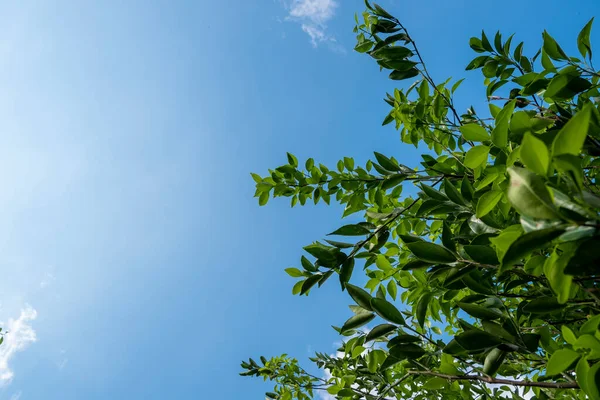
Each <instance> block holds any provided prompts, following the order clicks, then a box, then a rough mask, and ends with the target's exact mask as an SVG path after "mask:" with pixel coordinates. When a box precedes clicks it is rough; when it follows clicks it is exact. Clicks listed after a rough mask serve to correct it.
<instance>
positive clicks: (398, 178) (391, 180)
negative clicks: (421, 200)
mask: <svg viewBox="0 0 600 400" xmlns="http://www.w3.org/2000/svg"><path fill="white" fill-rule="evenodd" d="M405 179H406V175H403V174H396V175H388V176H386V177H385V180H384V181H383V183H382V184H381V188H382V189H383V190H388V189H391V188H393V187H396V186H398V185H399V184H401V183H402V182H403V181H404V180H405Z"/></svg>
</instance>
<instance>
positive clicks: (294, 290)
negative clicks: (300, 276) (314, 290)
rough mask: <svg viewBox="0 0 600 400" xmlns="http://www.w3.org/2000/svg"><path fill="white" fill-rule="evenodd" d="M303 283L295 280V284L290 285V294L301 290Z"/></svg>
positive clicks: (295, 293)
mask: <svg viewBox="0 0 600 400" xmlns="http://www.w3.org/2000/svg"><path fill="white" fill-rule="evenodd" d="M303 285H304V281H298V282H296V284H295V285H294V286H293V287H292V295H294V296H295V295H297V294H299V293H300V292H301V291H302V286H303Z"/></svg>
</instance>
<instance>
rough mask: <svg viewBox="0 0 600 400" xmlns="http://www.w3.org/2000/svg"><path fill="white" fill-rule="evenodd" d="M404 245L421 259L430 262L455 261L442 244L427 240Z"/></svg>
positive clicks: (447, 262) (446, 262)
mask: <svg viewBox="0 0 600 400" xmlns="http://www.w3.org/2000/svg"><path fill="white" fill-rule="evenodd" d="M406 247H408V249H409V250H410V251H411V252H412V253H413V254H414V255H415V256H416V257H417V258H418V259H419V260H422V261H428V262H431V263H440V264H450V263H453V262H454V261H456V257H455V256H454V254H452V252H451V251H450V250H448V249H446V248H445V247H443V246H440V245H437V244H433V243H429V242H413V243H406Z"/></svg>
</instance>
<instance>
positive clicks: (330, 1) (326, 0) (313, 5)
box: [287, 0, 341, 51]
mask: <svg viewBox="0 0 600 400" xmlns="http://www.w3.org/2000/svg"><path fill="white" fill-rule="evenodd" d="M337 7H338V3H337V1H336V0H292V3H291V4H289V6H288V8H289V15H288V17H287V19H288V20H292V21H296V22H298V23H300V24H301V26H302V30H303V31H304V32H306V33H307V34H308V36H310V41H311V43H312V45H313V46H314V47H317V46H318V45H319V44H320V43H328V44H329V45H330V46H332V48H334V49H336V50H338V51H339V50H341V47H340V46H339V45H337V43H336V40H335V37H334V36H332V35H330V34H329V33H328V32H327V23H328V22H329V21H330V20H331V19H332V18H333V16H334V15H335V10H336V8H337Z"/></svg>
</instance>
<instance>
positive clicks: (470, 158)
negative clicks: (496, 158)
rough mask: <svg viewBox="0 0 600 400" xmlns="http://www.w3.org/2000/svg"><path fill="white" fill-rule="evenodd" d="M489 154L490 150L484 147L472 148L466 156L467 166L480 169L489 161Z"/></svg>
mask: <svg viewBox="0 0 600 400" xmlns="http://www.w3.org/2000/svg"><path fill="white" fill-rule="evenodd" d="M489 152H490V148H489V147H487V146H483V145H479V146H475V147H472V148H470V149H469V151H467V155H466V156H465V161H464V162H465V165H466V166H467V167H469V168H472V169H475V168H477V167H479V166H480V165H481V164H483V163H484V162H485V161H486V160H487V158H488V154H489Z"/></svg>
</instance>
